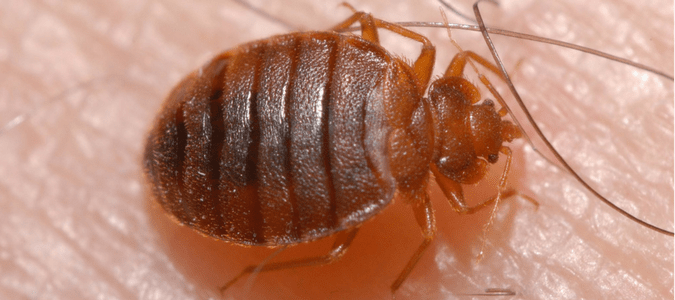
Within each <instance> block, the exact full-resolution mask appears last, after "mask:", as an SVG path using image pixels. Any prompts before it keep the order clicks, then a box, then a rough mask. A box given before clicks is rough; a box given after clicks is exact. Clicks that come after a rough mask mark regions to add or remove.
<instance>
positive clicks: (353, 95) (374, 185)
mask: <svg viewBox="0 0 675 300" xmlns="http://www.w3.org/2000/svg"><path fill="white" fill-rule="evenodd" d="M364 47H365V48H367V49H370V48H372V49H371V50H370V51H365V52H364V50H363V49H364ZM380 49H381V48H379V47H377V46H374V45H372V44H369V43H367V42H365V41H363V40H361V39H360V38H356V37H350V36H343V35H338V34H334V33H326V32H322V33H319V32H312V33H296V34H289V35H283V36H278V37H274V38H270V39H266V40H263V41H259V42H255V43H251V44H248V45H244V46H241V47H239V48H236V49H234V50H232V51H228V52H225V53H224V54H222V55H220V56H219V57H216V58H215V59H214V60H212V61H211V62H210V63H209V64H207V65H206V66H205V67H204V68H202V70H200V71H199V72H195V73H193V74H192V75H191V76H189V77H188V78H186V79H185V80H183V82H181V83H180V84H179V85H178V87H176V88H175V89H174V90H173V92H172V93H171V95H170V96H169V99H168V100H167V103H166V104H165V107H164V108H163V110H162V112H161V113H160V116H159V119H158V121H157V123H156V125H155V127H154V128H153V129H152V131H151V133H150V137H149V140H148V144H147V146H146V150H145V158H144V160H145V167H146V173H147V176H148V177H149V179H150V181H151V182H152V183H153V186H154V193H155V196H156V197H157V198H158V201H159V202H160V204H161V205H162V206H163V207H164V208H165V209H166V210H167V211H169V212H170V213H172V214H173V215H174V216H175V217H176V218H177V219H178V220H179V221H180V222H182V223H184V224H187V225H189V226H191V227H194V228H196V229H198V230H200V231H202V232H204V233H206V234H208V235H211V236H214V237H217V238H221V239H224V240H228V241H232V242H235V243H240V244H250V245H282V244H293V243H298V242H304V241H311V240H314V239H317V238H320V237H324V236H328V235H330V234H332V233H334V232H336V231H338V230H341V229H344V228H346V227H349V226H354V225H355V224H358V223H361V222H363V221H364V220H366V219H368V218H369V217H371V216H372V215H374V214H375V213H377V212H378V211H379V210H380V209H381V208H383V207H384V206H385V205H386V204H388V203H389V201H391V198H392V197H393V194H394V190H395V184H394V181H393V179H392V177H391V174H390V172H389V169H388V165H387V163H386V161H387V157H386V150H385V149H386V146H385V145H386V139H387V136H388V134H389V130H390V129H389V127H388V126H387V124H386V121H385V119H386V118H385V117H384V113H383V112H382V109H383V108H382V104H381V101H382V100H381V94H382V85H381V82H382V80H385V73H386V69H387V68H388V64H389V63H390V57H389V56H388V55H387V54H386V53H385V52H384V51H382V50H380Z"/></svg>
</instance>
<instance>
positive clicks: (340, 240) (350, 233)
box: [220, 228, 359, 293]
mask: <svg viewBox="0 0 675 300" xmlns="http://www.w3.org/2000/svg"><path fill="white" fill-rule="evenodd" d="M358 231H359V229H358V228H353V229H349V230H345V231H342V232H339V233H337V234H336V236H337V237H336V238H335V242H334V243H333V246H332V247H331V250H330V252H328V254H326V255H323V256H315V257H307V258H301V259H296V260H289V261H281V262H275V263H271V264H266V265H263V266H260V265H250V266H248V267H246V268H244V270H242V271H241V272H240V273H239V274H238V275H237V276H236V277H234V278H232V279H231V280H230V281H228V282H227V283H226V284H225V285H224V286H223V287H221V288H220V292H221V293H223V292H224V291H225V290H227V289H228V288H229V287H230V286H232V285H233V284H234V283H235V282H237V281H238V280H239V279H240V278H242V277H244V276H245V275H247V274H250V273H253V272H267V271H276V270H283V269H293V268H299V267H309V266H317V265H325V264H330V263H333V262H336V261H338V260H339V259H340V258H342V256H344V254H345V253H347V249H348V248H349V246H350V245H351V243H352V241H353V240H354V238H355V237H356V232H358Z"/></svg>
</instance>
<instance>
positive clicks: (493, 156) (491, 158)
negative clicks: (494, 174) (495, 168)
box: [488, 154, 499, 164]
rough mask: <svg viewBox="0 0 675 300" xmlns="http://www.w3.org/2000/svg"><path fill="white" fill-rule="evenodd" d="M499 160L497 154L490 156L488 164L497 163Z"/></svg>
mask: <svg viewBox="0 0 675 300" xmlns="http://www.w3.org/2000/svg"><path fill="white" fill-rule="evenodd" d="M498 160H499V155H497V154H490V155H488V162H489V163H491V164H494V163H496V162H497V161H498Z"/></svg>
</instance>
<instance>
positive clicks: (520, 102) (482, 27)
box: [473, 0, 673, 236]
mask: <svg viewBox="0 0 675 300" xmlns="http://www.w3.org/2000/svg"><path fill="white" fill-rule="evenodd" d="M481 1H489V2H492V3H494V4H496V2H494V1H493V0H478V1H476V3H474V5H473V10H474V13H475V15H476V20H477V21H478V26H479V28H480V31H481V33H482V34H483V38H484V39H485V43H486V44H487V46H488V47H489V48H490V52H491V53H492V57H493V58H494V60H495V63H496V65H497V67H498V68H499V70H500V71H501V76H502V77H503V78H504V81H505V82H506V84H507V85H508V87H509V90H510V91H511V93H512V94H513V96H514V97H515V99H516V101H517V102H518V105H519V106H520V108H521V109H522V110H523V112H524V113H525V115H526V117H527V120H528V121H529V122H530V124H532V126H533V128H534V130H535V131H536V133H537V135H538V136H539V137H541V139H542V140H543V142H544V144H545V145H546V147H547V148H548V149H550V150H551V152H552V153H553V156H555V158H556V159H557V160H558V161H559V162H560V164H562V166H563V168H564V169H565V170H567V171H568V172H569V173H570V174H572V176H573V177H574V178H575V179H576V180H577V181H578V182H579V183H581V184H582V185H583V186H584V187H585V188H586V189H588V191H590V192H591V193H592V194H593V195H595V196H596V197H597V198H598V199H600V201H602V202H604V203H605V204H606V205H608V206H609V207H611V208H613V209H614V210H616V211H617V212H619V213H620V214H622V215H624V216H625V217H626V218H628V219H630V220H632V221H634V222H636V223H638V224H640V225H642V226H645V227H647V228H649V229H651V230H654V231H656V232H659V233H662V234H665V235H669V236H673V232H672V231H668V230H665V229H662V228H659V227H657V226H655V225H652V224H649V223H647V222H645V221H643V220H640V219H639V218H637V217H635V216H633V215H631V214H630V213H628V212H626V211H625V210H623V209H621V208H620V207H618V206H616V205H615V204H614V203H612V202H611V201H609V200H608V199H607V198H605V197H604V196H602V195H600V193H598V192H597V191H596V190H595V189H593V188H592V187H591V186H590V185H589V184H588V183H587V182H586V181H585V180H584V179H582V178H581V176H579V174H577V172H575V171H574V170H573V169H572V167H571V166H570V165H569V164H568V163H567V161H565V159H564V158H563V157H562V156H561V155H560V153H558V151H557V150H556V149H555V148H554V147H553V145H552V144H551V142H549V140H548V139H547V138H546V137H545V136H544V134H543V133H542V131H541V129H540V128H539V126H538V125H537V123H536V122H535V121H534V118H532V115H531V114H530V113H529V111H528V110H527V108H526V107H525V104H524V103H523V100H522V99H521V97H520V95H519V94H518V91H517V90H516V88H515V86H514V85H513V82H512V81H511V78H510V77H509V75H508V73H507V72H506V69H505V68H504V65H503V63H502V61H501V59H500V58H499V55H498V54H497V50H496V49H495V46H494V44H493V43H492V39H491V38H490V35H489V33H488V30H487V28H486V27H485V23H484V22H483V18H482V16H481V14H480V10H479V8H478V4H479V3H480V2H481ZM531 145H532V144H531ZM532 147H533V148H534V149H535V151H537V152H538V153H540V154H541V152H539V150H537V149H536V148H535V147H534V145H532Z"/></svg>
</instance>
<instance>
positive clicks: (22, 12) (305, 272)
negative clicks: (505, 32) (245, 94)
mask: <svg viewBox="0 0 675 300" xmlns="http://www.w3.org/2000/svg"><path fill="white" fill-rule="evenodd" d="M276 2H277V1H267V2H266V3H267V4H265V5H264V6H263V5H261V4H258V3H253V5H256V6H258V7H263V9H264V10H265V11H267V12H268V13H270V14H272V15H274V16H275V17H278V18H279V19H282V20H284V21H286V22H289V23H290V24H292V26H297V27H301V28H302V29H319V30H321V29H326V28H329V27H330V26H332V25H333V24H336V23H337V22H339V21H342V20H343V19H344V18H346V17H348V16H349V14H350V12H349V11H348V10H347V9H344V8H338V7H337V2H331V3H327V4H326V3H321V4H319V3H318V2H317V3H315V2H310V1H307V2H305V1H297V2H298V3H297V4H283V5H281V4H276ZM417 2H423V3H417V4H409V3H407V2H405V1H399V2H392V1H388V3H390V4H388V5H385V4H380V3H379V2H377V1H351V2H350V3H351V4H352V5H354V6H355V7H356V8H357V9H361V10H364V11H369V12H372V13H373V14H374V15H375V16H376V17H378V18H382V19H386V20H390V21H420V20H422V21H429V20H430V21H440V16H439V13H438V9H437V7H438V4H437V3H435V2H433V1H428V2H424V1H417ZM558 2H559V1H541V0H537V1H504V2H503V3H502V6H501V7H500V8H493V7H490V5H488V4H484V5H483V6H482V7H483V8H484V11H485V15H484V18H485V19H486V22H488V24H492V25H495V26H496V27H500V28H504V29H511V30H515V31H522V32H528V33H532V34H537V35H545V36H547V37H551V38H557V39H562V40H565V41H568V42H574V43H581V44H584V45H586V46H589V47H592V48H598V49H600V50H603V51H607V52H610V53H614V54H618V55H619V56H622V57H625V58H628V59H632V60H636V61H639V62H641V63H643V64H646V65H649V66H653V67H656V68H658V69H660V70H662V71H665V72H666V73H668V74H673V55H672V54H673V38H672V37H673V3H672V2H669V1H650V3H652V4H650V5H651V6H650V7H640V6H637V5H634V4H632V1H614V0H612V1H609V0H608V1H594V5H595V6H594V7H588V6H582V5H588V3H589V2H588V1H578V3H577V1H576V0H570V1H566V4H564V5H562V4H556V3H558ZM596 2H597V3H596ZM623 2H625V3H623ZM132 3H133V4H132ZM136 3H138V4H136ZM183 3H187V2H184V1H161V2H152V1H131V2H128V3H124V4H122V2H119V4H118V3H108V1H106V2H103V1H100V3H98V2H94V1H80V2H77V1H71V2H70V3H59V4H55V3H52V2H47V3H44V2H41V1H5V2H3V4H1V5H2V6H1V7H0V20H2V21H1V22H0V26H2V27H0V36H1V37H2V38H0V72H2V74H3V75H2V76H0V126H6V125H5V124H8V123H9V122H11V121H12V120H16V119H15V118H16V117H17V116H19V117H24V121H23V122H21V123H20V124H19V125H18V126H16V127H13V128H11V129H3V131H2V132H0V211H2V214H3V218H1V219H0V230H1V233H0V270H2V271H1V272H0V298H2V299H24V298H26V299H93V298H101V299H207V298H219V297H220V296H219V294H218V291H217V290H218V287H219V286H220V285H222V284H224V283H225V282H226V281H227V280H228V279H230V278H232V277H233V276H235V275H236V274H237V273H238V272H239V271H240V270H241V269H242V268H244V267H245V266H246V265H248V264H255V263H258V262H260V261H262V260H264V259H265V258H266V257H267V256H268V255H270V254H271V253H272V252H273V250H269V249H264V248H261V249H256V248H248V249H247V248H242V247H239V246H236V245H228V244H226V243H224V242H220V241H216V240H212V239H210V238H205V237H202V236H200V235H199V234H196V233H195V232H193V231H192V230H191V229H189V228H186V227H181V226H178V225H176V224H175V223H173V222H172V221H171V220H170V219H169V218H168V217H167V216H166V215H165V214H163V212H162V211H161V210H160V209H159V208H158V207H157V206H156V205H154V202H153V201H152V200H151V199H150V198H149V197H148V195H147V189H146V188H145V184H144V181H143V178H142V175H141V168H140V157H141V149H142V147H143V144H144V139H145V133H146V131H147V129H148V128H149V126H150V123H151V122H152V119H153V117H154V114H155V113H156V110H157V109H158V108H159V106H160V105H161V102H162V100H163V98H164V97H165V96H166V94H167V93H168V91H169V90H170V88H171V87H172V86H173V85H174V84H175V83H176V82H177V81H178V80H180V78H182V77H183V76H184V75H186V74H187V73H188V72H190V71H192V70H194V69H196V68H198V67H199V66H200V65H201V64H203V63H204V62H206V61H207V60H208V59H209V58H210V57H212V56H213V55H215V54H217V53H218V52H220V51H223V50H225V49H228V48H230V47H233V46H235V45H237V44H239V43H242V42H246V41H250V40H253V39H258V38H264V37H267V36H270V35H272V34H278V33H284V32H288V31H289V30H290V29H288V28H284V27H283V26H279V25H278V24H276V23H274V22H271V21H270V20H269V19H265V18H263V17H262V16H261V15H260V14H256V13H254V12H252V11H251V10H249V9H247V8H245V7H243V6H241V5H239V4H237V3H234V2H230V1H210V2H206V3H201V4H198V5H188V4H183ZM453 3H456V4H455V5H456V6H457V7H458V8H460V9H461V10H462V11H465V12H470V11H471V9H470V5H471V4H472V1H464V2H460V1H457V2H453ZM450 21H451V22H453V21H454V22H464V21H463V20H461V19H459V18H456V17H455V16H454V15H452V14H450ZM422 32H424V34H428V35H429V36H430V37H431V38H432V39H433V42H434V43H435V44H437V46H438V54H437V57H438V60H439V62H438V63H437V65H436V70H435V73H434V74H439V73H440V72H442V70H443V69H444V68H445V67H446V66H447V63H448V61H449V59H450V58H451V57H452V55H454V54H455V53H456V50H455V49H454V48H452V47H451V46H449V44H448V43H447V42H445V41H447V37H446V36H445V32H444V31H441V30H438V29H433V30H424V31H422ZM454 35H455V37H456V39H457V40H458V42H459V43H460V44H461V45H462V47H463V48H465V49H471V50H474V51H477V52H478V53H480V54H481V55H488V52H487V50H486V48H484V45H483V44H482V40H481V39H480V37H479V36H478V34H476V33H467V34H464V33H460V32H459V31H454ZM386 40H388V38H385V37H383V41H386ZM393 41H394V43H395V44H397V45H401V46H402V47H407V48H401V49H404V50H403V51H404V52H403V55H405V56H407V57H410V58H411V59H412V57H413V56H415V55H417V53H418V52H417V51H418V49H419V46H418V45H417V44H416V43H414V42H412V41H407V40H401V39H396V40H393ZM497 48H498V50H499V51H500V54H501V55H502V57H503V59H504V60H505V61H506V62H505V63H506V67H507V69H508V70H509V71H510V72H512V74H513V75H514V76H515V78H516V79H515V81H516V82H515V84H516V86H517V88H518V89H519V91H520V92H521V93H522V96H523V98H524V99H525V101H526V103H527V104H528V106H529V107H530V108H531V110H533V112H534V113H535V119H537V120H539V121H541V122H542V123H543V124H544V127H545V132H547V133H549V134H550V135H551V137H552V139H553V140H554V144H555V145H556V146H557V147H558V148H559V149H560V150H561V151H562V153H563V155H564V156H565V157H567V158H568V159H570V162H571V164H572V165H573V166H574V167H576V168H577V169H578V170H579V171H580V172H581V173H582V174H583V176H585V177H586V178H591V179H593V180H596V183H594V184H595V186H598V187H599V189H600V190H601V192H602V193H603V194H604V195H607V196H610V198H611V199H612V200H615V201H616V202H617V203H618V204H619V205H620V206H622V207H625V208H627V209H629V210H630V211H631V212H633V213H635V214H637V215H638V216H639V217H641V218H643V219H646V220H648V221H650V222H652V223H654V224H657V225H658V226H661V227H664V228H666V229H668V230H672V228H673V190H672V185H673V167H672V166H673V147H672V145H673V83H672V82H671V81H669V80H667V79H663V78H661V77H658V76H656V75H652V74H649V73H646V72H643V71H639V70H636V69H634V68H631V67H624V66H621V65H620V64H617V63H611V62H606V61H605V60H603V59H599V58H594V57H591V56H588V55H583V54H579V53H576V52H572V51H568V50H560V49H558V48H557V47H554V46H541V45H537V44H534V43H529V42H520V41H515V40H512V39H499V40H498V41H497ZM397 49H398V48H397ZM406 49H407V50H406ZM394 51H396V50H394ZM399 51H401V50H399ZM519 60H522V64H521V66H520V68H519V69H517V70H515V71H514V69H516V67H515V66H516V64H517V62H518V61H519ZM471 80H472V81H473V82H477V79H475V77H472V79H471ZM495 83H497V82H495ZM512 149H513V150H514V153H515V154H514V156H515V157H514V162H513V172H512V175H511V177H510V184H509V186H510V187H513V188H514V189H516V190H518V191H519V192H521V193H523V194H525V195H528V196H530V197H533V198H535V199H536V200H537V201H538V202H539V203H540V208H539V209H538V210H536V209H535V207H534V206H533V205H532V204H531V203H530V202H527V201H525V200H524V199H523V198H522V197H515V198H511V199H509V200H508V201H506V202H504V203H503V204H502V206H501V207H500V210H499V212H498V214H497V218H496V220H495V225H494V226H493V227H492V230H491V232H490V233H489V234H488V236H487V238H488V246H487V247H486V249H485V258H484V259H483V260H482V261H481V262H480V263H476V262H475V258H476V257H477V255H478V252H479V250H480V247H481V228H482V225H483V224H484V223H485V222H486V221H487V218H488V215H489V212H488V211H486V212H484V213H479V214H477V215H473V216H459V215H457V214H455V213H454V212H452V211H451V209H450V207H449V205H448V204H447V203H446V202H445V201H444V199H443V198H442V197H441V194H440V192H439V190H438V189H437V187H436V186H435V185H434V184H432V185H431V188H430V190H431V195H432V197H434V200H433V201H434V207H435V209H436V218H437V224H438V236H437V239H436V240H435V241H434V242H433V243H432V244H431V246H430V247H429V250H428V251H427V253H426V254H425V255H424V256H423V257H422V259H421V261H420V262H419V264H418V265H417V267H416V269H415V270H414V271H413V272H412V274H411V275H410V277H409V278H408V280H407V281H406V282H405V283H404V284H403V286H402V287H401V289H400V290H399V291H398V293H397V295H396V296H397V297H396V298H397V299H408V298H410V299H415V298H427V299H454V298H460V299H468V298H471V297H470V296H461V295H459V294H471V293H480V292H482V291H483V290H484V289H486V288H502V289H510V290H511V291H513V292H515V293H516V296H513V297H504V298H500V299H509V298H514V299H577V298H587V299H603V298H611V299H636V298H643V299H668V298H673V239H672V238H671V237H666V236H664V235H661V234H657V233H655V232H652V231H648V230H647V229H645V228H643V227H640V226H638V225H637V224H635V223H633V222H630V221H629V220H627V219H625V218H623V217H621V216H620V215H619V214H617V213H615V212H614V211H612V210H610V209H609V208H607V207H606V206H605V205H603V204H601V203H600V202H599V201H597V200H596V199H595V198H594V197H593V196H592V195H590V193H588V192H587V191H585V190H584V189H583V188H582V187H581V186H580V185H579V184H577V183H575V182H574V180H573V178H572V177H571V176H569V175H568V174H566V173H564V172H561V171H559V170H558V169H556V168H554V167H553V166H552V165H551V164H550V163H548V162H546V161H545V160H544V159H543V158H542V157H541V156H540V155H539V154H536V153H533V152H532V150H531V148H530V147H529V146H526V145H525V143H524V141H518V142H516V143H515V144H514V145H513V146H512ZM502 161H503V159H502ZM492 173H493V174H495V175H494V176H497V175H496V174H498V173H500V170H499V167H495V168H493V172H492ZM492 193H493V192H483V193H468V194H467V198H468V199H469V201H470V202H472V203H477V202H478V201H480V199H484V198H486V197H488V196H490V195H491V194H492ZM421 240H422V238H421V236H420V231H419V228H418V227H417V225H416V223H415V221H414V219H413V215H412V212H411V210H410V208H409V207H408V206H407V205H405V204H404V203H403V201H398V202H397V203H395V204H394V205H391V206H389V207H388V208H387V209H386V210H385V211H384V212H383V213H382V214H381V215H379V216H377V217H375V218H374V219H373V220H371V221H369V222H366V223H365V225H364V226H363V227H362V229H361V230H360V232H359V235H358V236H357V237H356V239H355V240H354V243H353V245H352V248H351V249H350V251H349V252H348V253H347V254H346V256H345V257H344V259H343V260H342V261H340V262H338V263H336V264H333V265H330V266H325V267H310V268H300V269H293V270H288V271H279V272H273V273H266V274H259V275H258V276H256V277H255V280H253V281H247V278H244V279H243V280H242V281H240V282H239V283H237V284H235V285H234V286H233V287H232V288H231V289H230V290H228V291H227V293H226V295H225V297H224V298H228V299H255V298H260V299H262V298H268V297H275V298H277V299H295V298H298V297H299V298H305V299H329V298H337V299H345V298H349V299H377V298H383V299H390V298H391V296H390V294H389V285H390V284H391V283H392V282H393V280H394V279H395V278H396V275H397V274H398V272H399V271H400V270H401V269H402V268H403V266H404V265H405V262H406V261H407V260H408V258H409V256H410V255H412V253H413V252H414V250H415V248H416V247H417V245H418V244H419V243H420V242H421ZM331 243H332V239H329V240H325V241H321V242H318V243H316V244H311V245H303V246H299V247H296V248H293V249H291V250H287V251H286V252H284V253H283V254H282V255H281V258H282V259H283V257H286V258H288V257H299V256H306V255H312V254H314V255H316V254H322V253H325V251H326V250H327V249H328V247H329V246H330V244H331Z"/></svg>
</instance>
